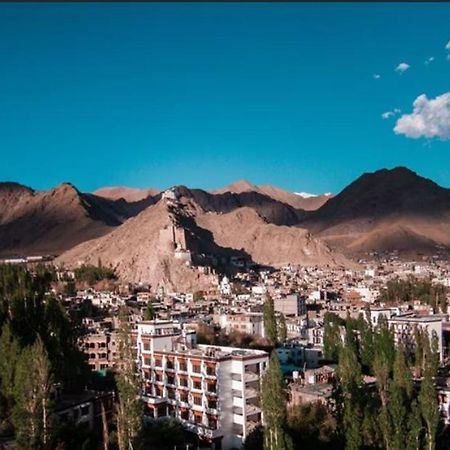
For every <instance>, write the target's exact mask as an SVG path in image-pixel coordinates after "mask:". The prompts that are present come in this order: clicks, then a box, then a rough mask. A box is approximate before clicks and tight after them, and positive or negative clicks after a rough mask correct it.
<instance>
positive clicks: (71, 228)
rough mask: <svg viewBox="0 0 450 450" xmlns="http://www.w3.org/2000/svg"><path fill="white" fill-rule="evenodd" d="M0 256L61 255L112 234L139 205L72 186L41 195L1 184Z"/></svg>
mask: <svg viewBox="0 0 450 450" xmlns="http://www.w3.org/2000/svg"><path fill="white" fill-rule="evenodd" d="M0 205H1V206H0V255H1V256H18V255H23V254H26V255H30V254H53V253H56V254H58V253H60V252H62V251H65V250H67V249H69V248H72V247H73V246H74V245H76V244H78V243H80V242H83V241H86V240H88V239H93V238H96V237H99V236H102V235H104V234H106V233H109V232H110V231H111V230H112V229H114V228H115V227H117V226H119V225H120V224H122V223H123V222H124V221H125V220H126V219H127V218H128V217H130V216H131V215H133V214H135V213H137V210H138V209H139V208H137V207H136V205H129V204H128V203H127V202H125V201H123V200H122V201H111V200H108V199H105V198H102V197H97V196H95V195H92V194H83V193H81V192H79V191H78V190H77V189H76V188H75V187H74V186H73V185H71V184H70V183H63V184H61V185H59V186H57V187H56V188H54V189H51V190H49V191H43V192H38V191H34V190H32V189H30V188H27V187H25V186H22V185H20V184H17V183H0Z"/></svg>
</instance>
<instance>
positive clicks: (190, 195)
mask: <svg viewBox="0 0 450 450" xmlns="http://www.w3.org/2000/svg"><path fill="white" fill-rule="evenodd" d="M174 189H175V191H176V193H177V195H178V196H179V197H180V198H181V201H185V200H189V199H190V200H192V201H193V202H194V204H195V205H197V206H198V207H199V208H201V210H202V211H203V212H214V213H219V214H226V213H228V212H231V211H234V210H235V209H238V208H242V207H249V208H252V209H253V210H255V211H256V212H257V213H258V214H259V215H260V216H261V217H263V218H264V219H265V220H267V221H268V222H270V223H273V224H276V225H295V224H296V223H297V222H298V221H299V220H300V219H303V218H304V217H305V211H304V210H302V209H297V208H294V207H292V206H291V205H288V204H286V203H284V202H282V201H279V200H276V199H274V198H272V197H271V196H269V195H266V194H263V193H261V192H256V191H243V192H229V191H225V192H223V193H218V192H216V193H210V192H206V191H203V190H201V189H188V188H187V187H185V186H176V187H175V188H174ZM183 199H184V200H183Z"/></svg>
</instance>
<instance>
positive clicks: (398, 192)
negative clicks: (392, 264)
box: [300, 167, 450, 254]
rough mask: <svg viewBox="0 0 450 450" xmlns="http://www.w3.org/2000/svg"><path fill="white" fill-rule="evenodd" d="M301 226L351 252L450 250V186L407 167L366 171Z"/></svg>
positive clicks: (313, 213)
mask: <svg viewBox="0 0 450 450" xmlns="http://www.w3.org/2000/svg"><path fill="white" fill-rule="evenodd" d="M300 225H301V226H302V227H305V228H307V229H309V230H310V231H311V232H312V233H313V234H315V235H317V236H319V237H321V238H323V239H325V240H326V242H328V243H329V244H330V245H332V246H333V247H336V248H339V249H342V250H345V251H347V252H348V253H351V254H354V253H361V252H368V251H392V250H399V251H402V252H411V253H417V252H427V253H429V252H433V251H436V248H437V247H439V246H443V247H447V248H450V233H449V232H448V230H450V190H449V189H445V188H443V187H441V186H439V185H437V184H436V183H434V182H433V181H431V180H429V179H426V178H423V177H421V176H419V175H417V174H416V173H415V172H413V171H411V170H409V169H407V168H405V167H396V168H394V169H391V170H388V169H382V170H379V171H376V172H374V173H366V174H364V175H362V176H361V177H359V178H358V179H357V180H356V181H354V182H353V183H351V184H350V185H349V186H347V187H346V188H345V189H344V190H343V191H342V192H340V193H339V194H338V195H336V196H335V197H333V198H331V199H330V200H329V201H328V202H327V203H325V204H324V205H323V206H322V207H321V208H319V209H318V210H317V211H314V212H312V213H311V214H310V215H309V216H308V217H307V218H305V219H304V220H302V221H300Z"/></svg>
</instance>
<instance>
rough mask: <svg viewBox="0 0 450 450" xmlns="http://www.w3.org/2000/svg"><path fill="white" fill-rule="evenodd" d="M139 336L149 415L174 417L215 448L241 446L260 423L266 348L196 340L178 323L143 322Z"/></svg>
mask: <svg viewBox="0 0 450 450" xmlns="http://www.w3.org/2000/svg"><path fill="white" fill-rule="evenodd" d="M134 338H135V342H136V348H137V360H138V366H139V368H140V371H141V374H142V379H143V399H144V401H145V404H146V411H145V414H146V415H147V416H148V417H149V418H150V419H158V418H161V417H175V418H177V419H178V420H180V421H181V422H182V423H183V425H184V426H185V428H187V429H188V430H190V431H193V432H194V433H196V434H197V435H198V436H199V437H200V438H202V439H204V440H206V441H208V442H210V443H211V444H212V446H213V448H214V449H215V450H228V449H232V448H240V447H241V446H242V443H243V442H244V440H245V438H246V437H247V436H248V434H249V433H250V432H251V431H253V430H254V429H255V428H256V427H257V426H258V425H259V424H260V423H261V421H262V411H261V408H260V405H259V392H260V385H261V378H262V375H263V373H264V371H265V370H266V367H267V365H268V354H267V353H266V352H264V351H260V350H246V349H239V348H233V347H219V346H209V345H197V344H196V334H195V332H192V331H186V330H183V329H181V327H180V325H179V324H177V323H174V322H159V321H148V322H141V323H139V324H138V325H137V330H136V333H135V334H134Z"/></svg>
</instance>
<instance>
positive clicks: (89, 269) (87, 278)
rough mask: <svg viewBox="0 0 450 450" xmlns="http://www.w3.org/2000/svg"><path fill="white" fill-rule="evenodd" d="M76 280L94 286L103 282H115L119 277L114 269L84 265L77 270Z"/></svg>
mask: <svg viewBox="0 0 450 450" xmlns="http://www.w3.org/2000/svg"><path fill="white" fill-rule="evenodd" d="M74 272H75V280H76V281H84V282H86V283H88V284H89V285H91V286H92V285H94V284H95V283H97V282H98V281H101V280H115V279H117V276H116V274H115V272H114V270H113V269H110V268H109V267H103V266H91V265H82V266H81V267H78V268H76V269H75V271H74Z"/></svg>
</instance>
